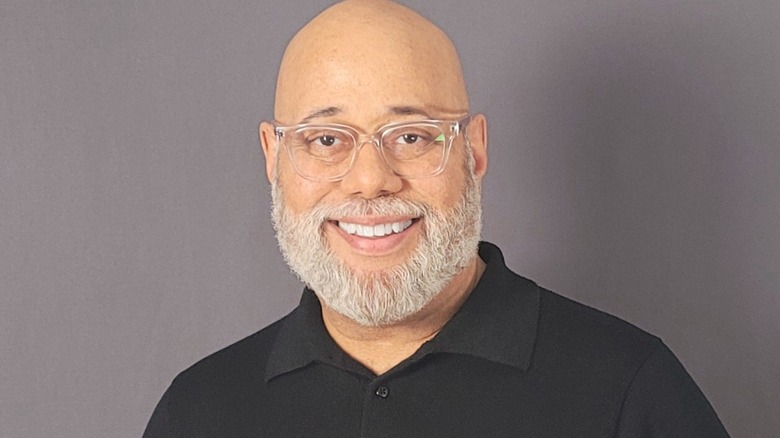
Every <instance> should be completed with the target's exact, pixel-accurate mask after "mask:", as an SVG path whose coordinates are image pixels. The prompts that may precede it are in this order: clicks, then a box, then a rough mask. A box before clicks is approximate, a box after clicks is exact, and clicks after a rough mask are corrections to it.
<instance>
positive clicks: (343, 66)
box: [260, 0, 487, 375]
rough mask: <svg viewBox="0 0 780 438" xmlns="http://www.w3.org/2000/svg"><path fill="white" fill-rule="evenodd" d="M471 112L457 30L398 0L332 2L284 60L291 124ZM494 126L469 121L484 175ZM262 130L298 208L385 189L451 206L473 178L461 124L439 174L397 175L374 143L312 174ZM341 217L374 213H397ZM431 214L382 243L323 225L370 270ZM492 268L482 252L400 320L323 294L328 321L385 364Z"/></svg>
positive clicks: (403, 248) (283, 96)
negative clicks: (323, 177) (328, 300)
mask: <svg viewBox="0 0 780 438" xmlns="http://www.w3.org/2000/svg"><path fill="white" fill-rule="evenodd" d="M467 113H468V96H467V93H466V88H465V85H464V81H463V76H462V72H461V67H460V62H459V60H458V55H457V53H456V51H455V48H454V46H453V45H452V42H451V41H450V40H449V38H448V37H447V36H446V35H445V34H444V32H442V31H441V30H440V29H439V28H438V27H436V26H435V25H434V24H432V23H431V22H429V21H428V20H426V19H425V18H423V17H421V16H420V15H418V14H417V13H415V12H414V11H412V10H410V9H408V8H406V7H403V6H401V5H398V4H396V3H393V2H389V1H366V0H348V1H345V2H341V3H338V4H336V5H334V6H332V7H330V8H329V9H327V10H325V11H324V12H323V13H322V14H320V15H319V16H317V17H316V18H315V19H313V20H312V21H311V22H309V23H308V24H307V25H306V26H305V27H304V28H303V29H301V30H300V31H299V32H298V34H296V36H295V37H294V38H293V39H292V41H291V42H290V44H289V46H288V47H287V50H286V51H285V54H284V57H283V59H282V63H281V66H280V69H279V78H278V82H277V91H276V103H275V117H276V120H277V121H278V122H279V123H281V124H283V125H291V124H298V123H303V122H317V123H341V124H348V125H351V126H354V127H356V128H357V129H358V130H360V131H362V132H368V133H370V132H375V131H376V129H377V128H379V127H380V126H382V125H384V124H387V123H391V122H397V121H406V120H420V119H425V118H433V119H443V120H455V119H459V118H460V117H461V116H462V115H465V114H467ZM486 131H487V127H486V121H485V118H484V116H482V115H476V116H474V118H473V119H472V121H471V123H470V124H469V127H468V130H467V133H466V135H467V136H468V138H469V140H470V142H471V146H472V151H473V152H472V153H473V158H474V163H475V167H474V173H475V176H476V178H477V181H478V184H480V185H481V181H482V178H483V176H484V174H485V172H486V170H487V151H486V148H487V133H486ZM260 140H261V144H262V147H263V152H264V154H265V158H266V171H267V175H268V178H269V181H274V180H275V179H277V178H278V180H277V181H278V183H279V184H281V185H282V187H283V188H284V196H285V202H286V205H287V208H289V209H290V210H291V211H293V212H295V213H302V212H305V211H307V210H309V209H311V208H312V207H313V206H315V205H317V204H319V203H338V202H339V201H344V200H346V199H350V198H365V199H373V198H377V197H382V196H397V197H400V198H403V199H409V200H416V201H423V202H427V203H429V204H431V205H433V206H435V207H436V208H438V209H445V210H448V209H451V208H452V207H453V206H454V205H455V204H456V203H457V201H458V200H459V198H460V195H461V193H462V191H463V187H464V184H465V181H466V178H467V173H466V172H467V171H466V169H465V165H464V163H465V160H466V157H465V149H464V147H463V141H464V140H463V136H461V137H459V138H457V139H456V141H455V143H454V144H453V147H452V150H451V154H450V157H449V160H448V162H447V166H446V168H445V170H444V172H442V173H441V174H439V175H437V176H435V177H431V178H424V179H408V180H407V179H403V178H400V177H397V176H395V175H394V174H393V173H392V172H391V171H390V170H389V169H388V168H387V167H386V165H385V164H384V162H383V161H382V158H381V157H380V156H379V153H378V151H377V150H376V149H375V148H374V147H372V146H371V145H370V144H366V145H364V146H363V148H362V149H361V150H360V152H359V154H358V157H357V159H356V163H355V166H354V168H353V169H352V170H351V171H350V172H349V173H348V174H347V175H346V176H345V177H344V178H343V179H342V180H341V181H336V182H312V181H308V180H306V179H304V178H302V177H300V176H298V175H297V174H296V172H295V171H294V169H293V168H292V165H291V163H290V162H289V157H288V156H287V154H286V152H285V151H280V152H281V153H277V150H276V148H277V143H276V139H275V136H274V133H273V126H272V125H270V124H269V123H266V122H264V123H262V124H261V125H260ZM279 146H280V147H281V145H279ZM277 159H278V160H279V161H278V163H277V162H276V160H277ZM277 169H278V173H279V174H278V175H276V174H275V172H276V171H277ZM334 219H340V220H347V221H348V222H357V223H363V224H375V223H385V222H388V221H395V220H398V219H399V218H378V217H359V218H356V217H352V218H334ZM422 226H423V223H422V221H420V222H419V223H416V224H415V225H413V226H412V227H410V228H409V230H407V231H406V232H404V233H403V238H401V239H399V238H397V237H396V238H395V241H394V242H393V244H392V245H390V247H389V248H387V245H384V246H382V247H381V248H377V247H374V246H372V244H373V242H370V241H364V242H363V243H365V244H366V246H365V247H364V246H361V245H360V243H359V242H358V243H356V242H354V239H352V240H350V239H348V238H346V236H345V235H344V234H343V233H342V232H341V231H340V230H339V228H338V227H337V225H336V224H335V223H334V222H330V221H329V222H326V223H324V224H323V231H324V233H325V236H326V238H327V240H328V243H329V244H330V246H331V248H332V249H333V251H334V252H335V253H336V254H337V255H338V256H339V257H341V258H342V259H343V260H345V261H346V262H347V263H348V264H349V265H350V266H351V267H352V268H353V269H355V270H356V271H358V272H371V271H378V270H386V269H388V268H390V267H392V266H394V265H396V264H398V263H399V262H400V261H401V260H405V258H406V257H408V255H409V254H410V252H411V251H412V250H413V249H414V248H415V247H416V245H417V242H418V241H419V238H420V231H421V229H422ZM380 249H381V250H380ZM483 271H484V263H483V262H482V260H480V259H479V257H478V256H477V255H476V254H475V255H474V258H473V259H472V261H471V263H470V264H469V265H468V266H467V267H466V268H465V269H464V270H463V271H461V272H460V273H459V274H458V275H457V276H456V277H455V278H454V279H453V281H452V282H450V284H449V285H447V286H446V287H445V288H444V290H442V292H441V293H440V294H439V295H437V297H436V298H434V299H433V301H432V302H431V303H430V304H429V305H428V306H426V307H425V308H424V309H423V310H422V311H421V312H419V313H418V314H416V315H414V316H413V317H411V318H409V319H407V320H404V321H402V322H400V323H398V324H394V325H390V326H380V327H365V326H360V325H358V324H356V323H355V322H353V321H351V320H349V319H348V318H345V317H343V316H342V315H340V314H338V313H336V312H334V311H333V310H331V309H329V308H328V307H327V306H325V305H323V308H322V318H323V322H324V324H325V327H326V329H327V330H328V332H329V334H330V335H331V337H332V338H333V339H334V341H335V342H336V343H337V344H338V345H339V346H340V347H341V348H342V349H343V350H344V351H345V352H346V353H347V354H349V355H350V356H352V357H353V358H355V359H356V360H357V361H359V362H360V363H362V364H363V365H365V366H366V367H367V368H369V369H370V370H372V371H373V372H374V373H376V374H377V375H379V374H382V373H384V372H386V371H388V370H389V369H391V368H392V367H393V366H395V365H397V364H398V363H399V362H401V361H402V360H404V359H405V358H407V357H409V356H410V355H411V354H413V353H414V352H415V351H416V350H417V349H418V348H419V347H420V346H421V345H422V344H423V343H424V342H425V341H427V340H429V339H431V338H432V337H433V336H435V335H436V333H438V331H439V330H440V329H441V328H442V326H444V324H446V322H447V321H449V319H450V318H451V317H452V315H453V314H454V313H455V312H456V311H457V309H458V308H459V307H460V305H461V304H462V303H463V301H464V300H465V299H466V298H467V297H468V294H469V293H470V292H471V290H472V289H473V288H474V286H475V285H476V282H477V281H478V280H479V277H480V276H481V275H482V272H483Z"/></svg>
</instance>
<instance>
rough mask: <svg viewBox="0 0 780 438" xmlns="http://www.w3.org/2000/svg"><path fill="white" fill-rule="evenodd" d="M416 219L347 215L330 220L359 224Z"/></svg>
mask: <svg viewBox="0 0 780 438" xmlns="http://www.w3.org/2000/svg"><path fill="white" fill-rule="evenodd" d="M416 219H419V218H416V217H413V216H346V217H340V218H332V219H330V221H332V222H347V223H350V224H359V225H379V224H389V223H393V222H405V221H408V220H411V221H412V222H414V221H415V220H416Z"/></svg>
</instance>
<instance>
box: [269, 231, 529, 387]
mask: <svg viewBox="0 0 780 438" xmlns="http://www.w3.org/2000/svg"><path fill="white" fill-rule="evenodd" d="M479 256H480V258H482V260H483V261H485V263H486V265H487V266H486V269H485V272H484V273H483V275H482V278H481V279H480V280H479V282H478V283H477V286H476V287H475V288H474V290H473V291H472V292H471V294H470V296H469V297H468V298H467V299H466V301H465V302H464V303H463V306H461V308H460V310H458V312H457V313H456V314H455V315H454V316H453V317H452V319H451V320H450V321H449V322H448V323H447V324H446V325H445V326H444V327H443V328H442V330H441V331H440V332H439V334H437V335H436V337H435V338H433V339H432V340H431V341H429V342H427V343H425V344H424V345H423V346H422V347H421V348H420V350H419V351H418V352H417V353H415V355H414V356H415V357H422V356H424V355H427V354H434V353H453V354H466V355H471V356H476V357H481V358H484V359H487V360H490V361H494V362H498V363H502V364H506V365H509V366H513V367H517V368H520V369H522V370H526V369H528V367H529V366H530V362H531V354H532V352H533V346H534V342H535V340H536V325H537V321H538V319H539V289H538V287H537V286H536V284H535V283H534V282H532V281H531V280H528V279H526V278H523V277H520V276H518V275H517V274H515V273H514V272H512V271H510V270H509V268H507V267H506V264H505V263H504V257H503V255H502V254H501V250H500V249H498V247H496V246H495V245H493V244H491V243H488V242H481V243H480V246H479ZM312 362H323V363H329V364H331V365H334V366H337V367H339V368H343V369H346V370H350V371H354V372H360V371H361V369H363V368H362V367H360V366H359V364H356V363H355V361H354V360H352V359H351V358H349V357H348V356H347V355H346V354H345V353H344V352H343V351H342V350H341V349H340V348H339V347H338V346H337V345H336V343H335V342H334V341H333V339H331V337H330V335H329V334H328V332H327V330H326V329H325V326H324V324H323V323H322V313H321V308H320V303H319V300H318V299H317V297H316V296H315V295H314V293H313V292H312V291H311V290H309V289H308V288H306V289H305V290H304V292H303V296H302V297H301V301H300V304H299V305H298V307H297V308H296V309H295V310H294V311H293V312H292V313H291V314H290V315H288V316H287V317H286V318H285V319H284V320H283V321H282V324H281V327H280V328H279V331H278V332H277V336H276V339H275V341H274V345H273V347H272V349H271V353H270V356H269V358H268V363H267V365H266V372H265V379H266V381H269V380H271V379H273V378H274V377H276V376H279V375H281V374H284V373H287V372H290V371H293V370H295V369H298V368H303V367H305V366H307V365H308V364H310V363H312Z"/></svg>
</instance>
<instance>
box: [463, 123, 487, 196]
mask: <svg viewBox="0 0 780 438" xmlns="http://www.w3.org/2000/svg"><path fill="white" fill-rule="evenodd" d="M466 135H467V136H468V138H469V142H470V143H471V153H472V154H473V156H474V175H475V176H476V177H477V179H478V180H480V181H482V177H484V176H485V173H486V172H487V165H488V156H487V119H486V118H485V115H484V114H475V115H473V116H472V117H471V121H470V122H469V125H468V127H467V128H466Z"/></svg>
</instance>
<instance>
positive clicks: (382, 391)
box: [376, 386, 390, 398]
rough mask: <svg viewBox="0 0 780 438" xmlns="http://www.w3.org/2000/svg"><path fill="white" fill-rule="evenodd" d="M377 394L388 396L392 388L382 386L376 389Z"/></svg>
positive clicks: (383, 396)
mask: <svg viewBox="0 0 780 438" xmlns="http://www.w3.org/2000/svg"><path fill="white" fill-rule="evenodd" d="M376 395H378V396H380V397H382V398H387V396H388V395H390V389H388V388H387V386H380V387H379V388H377V389H376Z"/></svg>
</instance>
